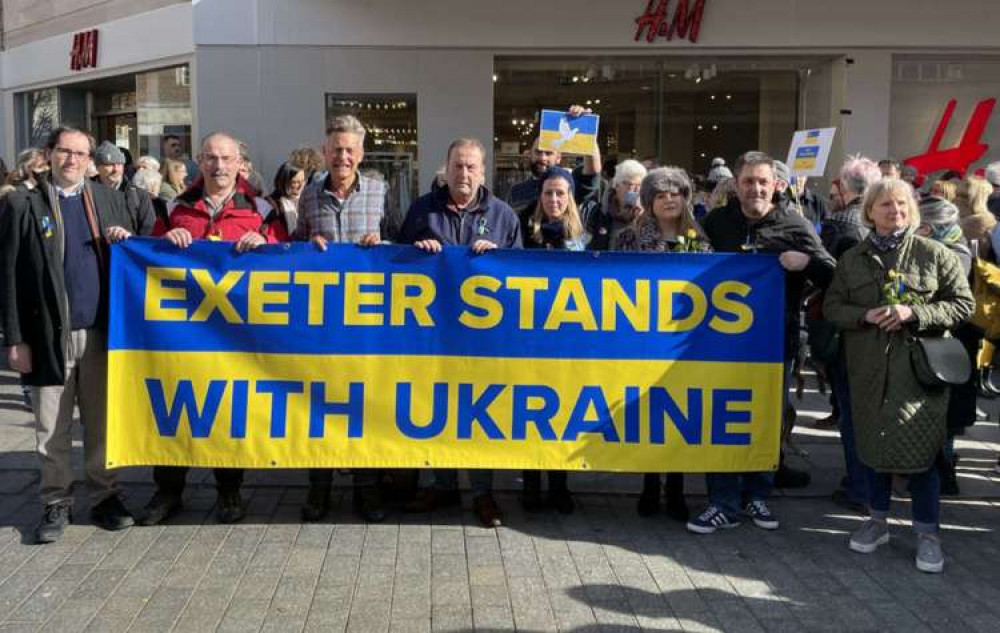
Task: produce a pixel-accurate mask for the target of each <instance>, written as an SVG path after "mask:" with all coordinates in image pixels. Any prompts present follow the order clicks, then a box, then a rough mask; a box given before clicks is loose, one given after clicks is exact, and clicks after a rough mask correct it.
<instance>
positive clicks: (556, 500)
mask: <svg viewBox="0 0 1000 633" xmlns="http://www.w3.org/2000/svg"><path fill="white" fill-rule="evenodd" d="M549 505H550V506H552V507H553V508H555V509H556V512H558V513H559V514H573V511H574V510H576V502H575V501H573V495H571V494H570V492H569V490H567V489H561V490H558V489H557V490H549Z"/></svg>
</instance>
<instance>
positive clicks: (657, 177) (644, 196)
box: [639, 166, 692, 210]
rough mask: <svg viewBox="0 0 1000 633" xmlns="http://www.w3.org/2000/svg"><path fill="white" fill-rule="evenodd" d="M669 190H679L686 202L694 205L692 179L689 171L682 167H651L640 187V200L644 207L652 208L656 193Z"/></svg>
mask: <svg viewBox="0 0 1000 633" xmlns="http://www.w3.org/2000/svg"><path fill="white" fill-rule="evenodd" d="M668 191H677V192H680V194H681V195H682V196H684V204H685V206H687V207H689V208H690V207H691V206H692V201H691V179H690V178H688V175H687V172H686V171H684V170H683V169H681V168H680V167H673V166H670V167H658V168H656V169H651V170H650V171H649V173H648V174H646V177H645V178H643V179H642V186H641V187H640V188H639V201H640V202H641V203H642V208H643V209H646V210H651V209H652V208H653V200H655V199H656V195H657V194H660V193H664V192H668Z"/></svg>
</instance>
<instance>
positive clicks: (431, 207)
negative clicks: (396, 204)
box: [398, 186, 522, 248]
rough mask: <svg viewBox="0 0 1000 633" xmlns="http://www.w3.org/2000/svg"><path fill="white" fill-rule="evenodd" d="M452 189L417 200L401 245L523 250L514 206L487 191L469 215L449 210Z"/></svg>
mask: <svg viewBox="0 0 1000 633" xmlns="http://www.w3.org/2000/svg"><path fill="white" fill-rule="evenodd" d="M449 199H450V196H449V194H448V187H446V186H445V187H441V188H440V189H438V190H437V191H432V192H431V193H428V194H425V195H422V196H420V197H419V198H417V199H416V200H415V201H414V202H413V204H412V205H410V210H409V211H408V212H407V213H406V220H405V221H404V222H403V227H402V228H401V229H400V231H399V240H398V241H399V242H400V243H401V244H413V243H414V242H417V241H420V240H437V241H439V242H441V244H444V245H446V246H471V245H472V244H473V242H475V241H476V240H489V241H491V242H493V243H494V244H496V245H497V246H499V247H500V248H521V246H522V244H521V223H520V222H519V221H518V219H517V215H515V214H514V211H513V210H511V208H510V206H509V205H508V204H507V203H506V202H503V201H502V200H500V199H499V198H496V197H495V196H494V195H493V194H491V193H490V191H489V189H487V188H486V187H480V188H479V195H477V196H476V199H475V201H473V202H472V204H470V205H469V206H468V207H466V209H465V211H463V212H461V213H459V212H456V211H452V210H451V209H449V208H448V202H449Z"/></svg>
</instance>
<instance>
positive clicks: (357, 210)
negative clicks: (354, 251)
mask: <svg viewBox="0 0 1000 633" xmlns="http://www.w3.org/2000/svg"><path fill="white" fill-rule="evenodd" d="M328 184H329V177H327V178H326V179H324V180H321V181H319V182H314V183H311V184H310V185H309V186H307V187H306V188H305V190H304V191H303V192H302V196H301V197H300V198H299V221H298V224H297V226H296V227H295V232H294V233H293V235H292V239H295V240H303V241H304V240H309V239H311V238H312V237H313V236H316V235H322V236H323V237H325V238H326V239H327V240H328V241H330V242H351V243H353V242H357V241H358V240H360V239H361V238H362V236H364V235H367V234H369V233H375V234H376V235H381V227H382V220H383V218H384V217H385V207H386V194H387V191H388V190H387V188H386V186H385V183H383V182H382V181H380V180H375V179H374V178H367V177H365V176H362V175H360V174H358V176H357V178H356V179H355V181H354V187H353V190H352V191H351V195H350V196H348V197H347V199H346V200H343V201H341V200H338V199H337V198H336V197H335V196H334V195H333V194H332V193H331V192H330V191H329V189H328V188H327V185H328Z"/></svg>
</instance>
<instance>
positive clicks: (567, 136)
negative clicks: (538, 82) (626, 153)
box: [538, 110, 601, 156]
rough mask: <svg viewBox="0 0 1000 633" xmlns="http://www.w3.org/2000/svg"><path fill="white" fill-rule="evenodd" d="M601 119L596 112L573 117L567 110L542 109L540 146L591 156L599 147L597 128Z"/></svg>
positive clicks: (549, 149) (541, 147)
mask: <svg viewBox="0 0 1000 633" xmlns="http://www.w3.org/2000/svg"><path fill="white" fill-rule="evenodd" d="M600 121H601V117H599V116H598V115H596V114H582V115H580V116H577V117H573V116H570V115H569V113H567V112H559V111H558V110H542V114H541V117H540V120H539V125H538V130H539V135H538V148H539V149H543V150H548V151H554V152H561V153H563V154H583V155H585V156H589V155H591V154H593V153H594V152H595V150H596V149H597V128H598V126H599V124H600Z"/></svg>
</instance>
